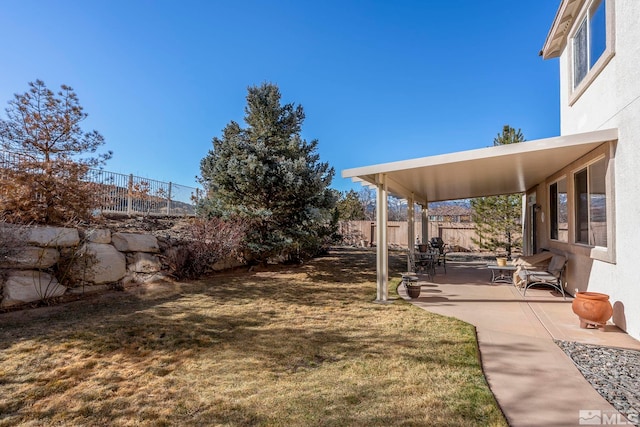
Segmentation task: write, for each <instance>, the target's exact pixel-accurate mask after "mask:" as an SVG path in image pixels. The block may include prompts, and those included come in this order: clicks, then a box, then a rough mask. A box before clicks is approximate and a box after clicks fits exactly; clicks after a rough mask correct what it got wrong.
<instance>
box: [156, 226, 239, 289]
mask: <svg viewBox="0 0 640 427" xmlns="http://www.w3.org/2000/svg"><path fill="white" fill-rule="evenodd" d="M246 231H247V226H246V223H245V222H243V221H241V220H224V219H221V218H217V217H212V218H195V219H193V220H192V222H191V223H190V224H189V227H188V234H189V237H188V238H187V239H185V240H184V241H183V242H182V244H181V245H178V246H174V247H172V248H169V249H168V250H167V251H166V252H165V254H164V259H165V264H166V265H167V267H168V269H169V272H170V273H171V275H173V276H174V277H176V278H178V279H196V278H198V277H201V276H203V275H204V274H206V273H209V272H211V271H212V269H213V266H214V265H215V264H216V263H217V262H219V261H223V260H225V259H228V258H230V257H233V256H238V254H239V251H240V249H241V247H242V242H243V239H244V236H245V234H246Z"/></svg>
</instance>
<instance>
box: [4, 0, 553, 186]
mask: <svg viewBox="0 0 640 427" xmlns="http://www.w3.org/2000/svg"><path fill="white" fill-rule="evenodd" d="M558 5H559V0H543V1H541V0H519V1H513V0H487V1H476V0H468V1H463V0H449V1H436V0H423V1H402V0H398V1H352V0H342V1H333V0H328V1H305V0H291V1H288V0H287V1H266V0H265V1H246V0H234V1H215V0H211V1H204V0H203V1H195V0H180V1H178V0H175V1H166V0H157V1H142V0H126V1H121V0H108V1H107V0H105V1H101V2H100V1H68V0H59V1H55V2H54V1H45V0H40V1H35V0H0V9H1V10H2V12H1V13H0V40H3V42H2V55H0V105H1V106H2V108H1V112H0V117H3V118H6V116H5V113H4V109H5V108H6V106H7V102H8V101H9V100H10V99H12V97H13V94H14V93H23V92H25V91H27V89H28V86H27V83H28V82H29V81H34V80H35V79H38V78H39V79H42V80H44V81H45V83H46V84H47V86H48V87H49V88H50V89H58V88H59V86H60V84H63V83H64V84H67V85H70V86H71V87H73V88H74V89H75V91H76V92H77V94H78V96H79V98H80V102H81V104H82V105H83V106H84V108H85V111H86V112H87V113H88V114H89V118H88V119H87V120H86V121H85V123H84V127H85V129H86V130H91V129H96V130H98V131H99V132H100V133H102V135H103V136H104V137H105V139H106V145H105V150H112V151H113V152H114V156H113V158H112V159H111V160H110V161H109V162H108V163H107V165H106V166H105V169H106V170H109V171H114V172H120V173H133V174H135V175H140V176H143V177H147V178H154V179H159V180H163V181H172V182H176V183H178V184H183V185H192V186H193V185H195V184H196V181H195V179H194V177H195V176H196V175H198V174H199V164H200V159H202V158H203V157H204V156H205V155H206V154H207V151H208V150H209V149H211V147H212V145H211V138H212V137H213V136H220V135H221V131H222V129H223V128H224V127H225V125H226V124H227V123H228V122H229V121H230V120H236V121H239V122H241V121H242V118H243V116H244V106H245V96H246V93H247V87H248V86H254V85H259V84H261V83H263V82H271V83H275V84H277V85H278V86H279V88H280V91H281V92H282V95H283V101H284V102H294V103H296V104H301V105H302V106H303V107H304V109H305V113H306V121H305V123H304V126H303V137H304V138H305V139H307V140H311V139H318V140H319V149H318V151H319V153H320V157H321V160H323V161H326V162H329V163H330V164H331V165H332V166H333V167H334V168H335V169H336V177H335V178H334V182H333V185H332V186H333V187H334V188H337V189H339V190H347V189H350V188H355V189H358V186H357V185H355V184H352V183H351V182H350V181H349V180H345V179H342V178H341V177H340V171H341V170H343V169H347V168H353V167H358V166H364V165H369V164H376V163H384V162H388V161H395V160H403V159H408V158H413V157H423V156H430V155H436V154H442V153H449V152H455V151H460V150H468V149H475V148H480V147H485V146H489V145H491V144H492V142H493V138H494V137H495V136H496V135H497V134H498V133H499V132H500V131H501V130H502V126H503V125H504V124H509V125H511V126H513V127H515V128H521V129H522V131H523V133H524V135H525V138H526V139H538V138H545V137H551V136H556V135H558V134H559V93H558V90H559V89H558V86H559V83H558V63H557V60H550V61H543V60H542V59H541V58H540V57H539V56H538V52H539V50H540V49H541V47H542V45H543V43H544V40H545V37H546V35H547V32H548V30H549V27H550V25H551V22H552V20H553V17H554V15H555V12H556V9H557V7H558Z"/></svg>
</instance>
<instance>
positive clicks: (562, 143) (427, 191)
mask: <svg viewBox="0 0 640 427" xmlns="http://www.w3.org/2000/svg"><path fill="white" fill-rule="evenodd" d="M616 139H618V131H617V129H607V130H600V131H595V132H588V133H581V134H574V135H566V136H559V137H554V138H547V139H538V140H532V141H525V142H522V143H519V144H509V145H501V146H496V147H487V148H480V149H476V150H469V151H460V152H457V153H451V154H442V155H437V156H431V157H422V158H417V159H410V160H403V161H399V162H392V163H383V164H378V165H372V166H364V167H359V168H354V169H345V170H343V171H342V177H343V178H352V179H353V180H354V181H364V184H365V185H367V184H370V185H372V186H377V184H378V183H379V177H380V175H381V174H384V175H385V176H386V183H387V188H388V191H389V193H390V194H391V195H394V196H397V197H400V198H403V199H412V198H413V199H414V200H415V201H416V202H417V203H420V204H426V203H427V202H439V201H443V200H458V199H466V198H472V197H482V196H495V195H499V194H512V193H521V192H524V191H527V190H528V189H530V188H532V187H533V186H535V185H537V184H539V183H540V182H543V181H544V180H545V179H546V178H547V177H549V176H550V175H553V174H554V173H555V172H557V171H559V170H560V169H562V168H563V167H565V166H566V165H568V164H569V163H571V162H573V161H574V160H577V159H579V158H580V157H582V156H584V155H585V154H587V153H588V152H590V151H591V150H593V149H595V148H596V147H598V146H599V145H601V144H603V143H604V142H607V141H614V140H616ZM412 195H413V197H412Z"/></svg>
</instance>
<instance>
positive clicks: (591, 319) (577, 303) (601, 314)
mask: <svg viewBox="0 0 640 427" xmlns="http://www.w3.org/2000/svg"><path fill="white" fill-rule="evenodd" d="M571 308H572V309H573V312H574V313H575V314H576V315H577V316H578V317H579V318H580V327H581V328H587V327H589V325H594V326H604V325H605V324H606V323H607V320H609V319H610V318H611V315H612V314H613V307H611V303H610V302H609V295H607V294H601V293H599V292H577V293H576V297H575V299H574V300H573V303H572V304H571Z"/></svg>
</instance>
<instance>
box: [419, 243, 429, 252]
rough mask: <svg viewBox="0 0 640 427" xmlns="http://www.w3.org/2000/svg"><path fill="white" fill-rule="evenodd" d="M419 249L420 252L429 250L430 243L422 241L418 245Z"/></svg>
mask: <svg viewBox="0 0 640 427" xmlns="http://www.w3.org/2000/svg"><path fill="white" fill-rule="evenodd" d="M418 250H419V251H420V252H427V251H428V250H429V245H428V244H427V243H420V244H419V245H418Z"/></svg>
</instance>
